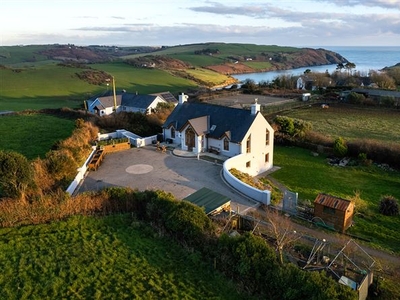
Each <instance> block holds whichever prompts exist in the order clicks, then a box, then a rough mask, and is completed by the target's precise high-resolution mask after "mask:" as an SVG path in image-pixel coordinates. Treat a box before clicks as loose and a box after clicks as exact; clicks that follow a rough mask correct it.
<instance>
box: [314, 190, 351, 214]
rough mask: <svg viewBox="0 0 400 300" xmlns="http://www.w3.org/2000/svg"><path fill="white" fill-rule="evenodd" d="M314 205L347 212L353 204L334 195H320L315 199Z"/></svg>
mask: <svg viewBox="0 0 400 300" xmlns="http://www.w3.org/2000/svg"><path fill="white" fill-rule="evenodd" d="M314 203H318V204H320V205H323V206H327V207H330V208H334V209H336V210H341V211H346V210H347V209H348V207H349V206H350V204H351V201H349V200H345V199H342V198H338V197H335V196H332V195H328V194H324V193H320V194H318V196H317V198H315V201H314Z"/></svg>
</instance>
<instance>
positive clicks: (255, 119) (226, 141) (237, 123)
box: [163, 94, 274, 176]
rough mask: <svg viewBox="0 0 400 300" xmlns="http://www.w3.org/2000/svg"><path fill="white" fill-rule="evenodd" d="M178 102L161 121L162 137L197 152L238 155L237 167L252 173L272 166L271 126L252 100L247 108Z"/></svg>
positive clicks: (185, 99) (181, 99)
mask: <svg viewBox="0 0 400 300" xmlns="http://www.w3.org/2000/svg"><path fill="white" fill-rule="evenodd" d="M187 100H188V96H187V95H184V94H181V95H179V103H178V105H177V106H176V107H175V109H174V110H173V111H172V113H171V114H170V115H169V117H168V118H167V120H166V121H165V123H164V125H163V137H164V140H166V141H170V142H172V143H175V144H178V145H180V147H181V149H182V150H185V151H191V152H194V153H197V154H200V153H202V152H206V151H208V152H214V153H216V154H221V155H224V156H227V157H234V156H238V155H242V156H241V159H240V162H239V163H238V165H235V168H237V169H238V170H239V171H242V172H245V173H248V174H250V175H252V176H256V175H258V174H260V173H262V172H265V171H267V170H268V169H270V168H272V166H273V143H274V130H273V129H272V127H271V125H270V124H269V123H268V122H267V120H266V119H265V118H264V116H263V115H262V114H261V112H260V105H259V104H258V103H257V101H255V103H254V104H252V105H251V109H241V108H232V107H227V106H219V105H214V104H205V103H192V102H188V101H187Z"/></svg>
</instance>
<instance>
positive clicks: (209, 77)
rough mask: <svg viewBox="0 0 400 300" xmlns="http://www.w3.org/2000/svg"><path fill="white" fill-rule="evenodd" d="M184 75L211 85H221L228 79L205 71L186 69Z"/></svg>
mask: <svg viewBox="0 0 400 300" xmlns="http://www.w3.org/2000/svg"><path fill="white" fill-rule="evenodd" d="M186 73H188V74H190V75H191V76H193V77H196V78H198V79H200V80H202V81H204V82H210V84H213V85H219V84H223V83H224V82H226V81H227V80H228V79H229V78H228V76H225V75H222V74H220V73H217V72H214V71H211V70H207V69H198V68H196V69H188V70H186Z"/></svg>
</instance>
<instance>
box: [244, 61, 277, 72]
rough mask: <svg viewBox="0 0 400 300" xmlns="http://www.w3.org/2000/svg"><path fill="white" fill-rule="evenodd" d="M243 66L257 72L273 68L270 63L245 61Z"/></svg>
mask: <svg viewBox="0 0 400 300" xmlns="http://www.w3.org/2000/svg"><path fill="white" fill-rule="evenodd" d="M243 64H244V65H246V66H248V67H250V68H253V69H255V70H264V69H267V68H270V67H271V63H270V62H268V61H261V62H260V61H245V62H243Z"/></svg>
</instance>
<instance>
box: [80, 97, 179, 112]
mask: <svg viewBox="0 0 400 300" xmlns="http://www.w3.org/2000/svg"><path fill="white" fill-rule="evenodd" d="M169 102H171V103H174V104H175V105H176V104H177V103H178V101H177V100H176V98H175V97H174V96H173V95H172V94H171V93H169V92H165V93H158V94H151V95H140V94H131V93H127V92H122V93H117V94H116V95H115V98H114V95H113V94H112V92H107V93H106V94H103V95H102V96H95V97H93V98H91V99H89V100H86V107H87V110H88V111H89V112H91V113H94V114H98V115H99V116H105V115H110V114H112V113H113V112H114V111H116V112H117V113H118V112H121V111H126V112H141V113H145V114H151V113H152V112H153V111H154V109H155V108H156V107H157V105H158V104H159V103H169Z"/></svg>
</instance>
